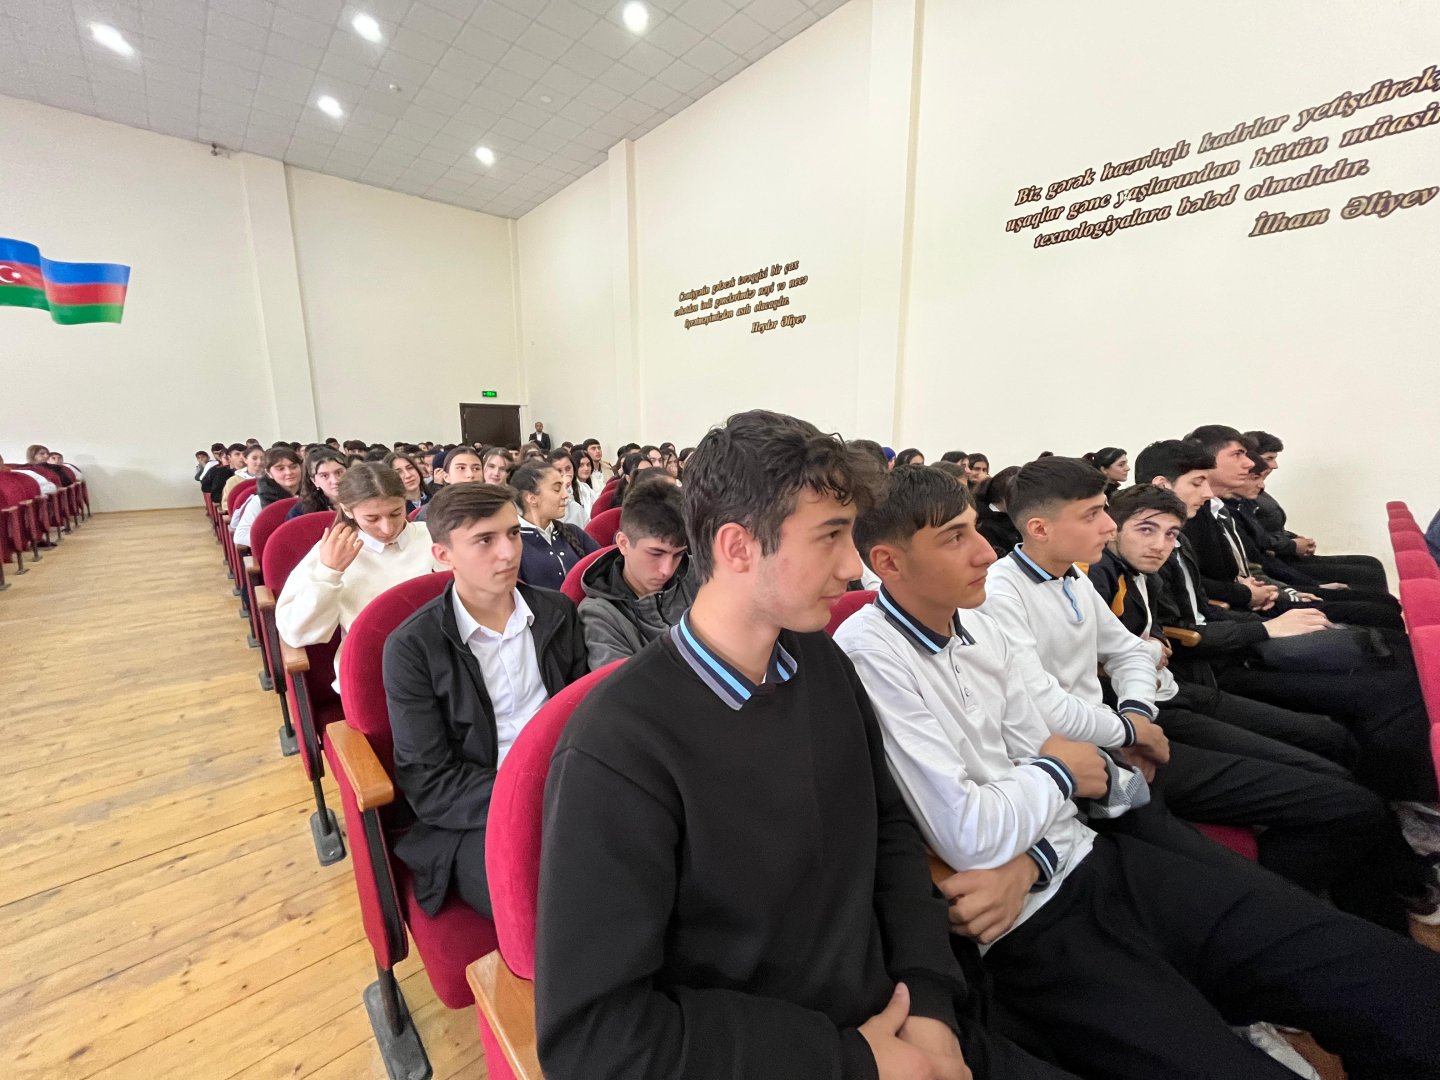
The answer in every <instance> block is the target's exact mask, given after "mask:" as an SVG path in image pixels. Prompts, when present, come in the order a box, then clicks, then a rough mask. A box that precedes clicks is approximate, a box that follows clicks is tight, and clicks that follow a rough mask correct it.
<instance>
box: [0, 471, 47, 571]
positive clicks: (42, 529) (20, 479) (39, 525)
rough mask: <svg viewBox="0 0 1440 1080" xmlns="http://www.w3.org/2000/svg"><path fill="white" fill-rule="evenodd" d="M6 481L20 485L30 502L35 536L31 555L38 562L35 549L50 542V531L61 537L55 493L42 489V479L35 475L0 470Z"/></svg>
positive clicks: (31, 522)
mask: <svg viewBox="0 0 1440 1080" xmlns="http://www.w3.org/2000/svg"><path fill="white" fill-rule="evenodd" d="M0 477H4V480H5V483H7V484H8V485H11V486H13V487H18V489H19V493H20V494H21V495H22V497H23V499H25V500H28V501H29V502H30V512H29V515H28V516H29V519H30V524H31V535H32V536H33V537H34V547H32V549H31V552H30V554H31V556H32V557H33V558H34V559H35V560H36V561H37V562H38V561H39V559H40V554H39V552H38V551H36V550H34V548H35V547H38V546H39V545H40V544H43V543H49V542H50V531H51V530H52V529H53V530H54V531H55V540H56V541H58V540H59V539H60V509H59V507H58V506H57V504H56V502H55V496H54V495H46V494H45V493H44V492H43V491H41V490H40V481H38V480H36V479H35V478H34V477H33V476H27V475H25V474H24V473H19V472H0Z"/></svg>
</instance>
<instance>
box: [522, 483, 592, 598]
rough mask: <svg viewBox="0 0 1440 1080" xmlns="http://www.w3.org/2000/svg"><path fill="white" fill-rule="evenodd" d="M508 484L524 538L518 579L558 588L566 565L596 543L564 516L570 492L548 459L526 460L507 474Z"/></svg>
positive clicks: (545, 586) (566, 571)
mask: <svg viewBox="0 0 1440 1080" xmlns="http://www.w3.org/2000/svg"><path fill="white" fill-rule="evenodd" d="M510 486H511V487H512V488H514V489H515V506H516V509H518V510H519V511H520V536H521V539H523V540H524V541H525V556H524V558H523V559H522V560H521V562H520V580H521V581H524V582H527V583H529V584H531V585H538V586H541V587H542V588H546V589H558V588H560V585H561V583H562V582H564V580H565V575H566V574H568V573H569V572H570V568H571V567H573V566H574V565H575V564H576V563H578V562H579V561H580V560H581V559H583V558H584V557H585V556H586V555H589V554H590V552H592V551H598V550H599V549H600V545H599V544H597V543H596V542H595V538H594V537H592V536H591V535H590V534H589V533H587V532H585V531H584V530H583V529H577V528H576V527H575V526H574V525H571V524H569V523H567V522H566V521H565V520H564V518H565V504H566V502H567V501H568V500H569V498H570V493H569V492H568V491H567V490H566V488H565V481H564V478H563V477H561V475H560V472H559V471H558V470H557V469H556V468H555V466H554V465H551V464H550V462H548V461H544V460H540V461H527V462H526V463H525V464H524V465H521V466H520V467H519V468H518V469H516V470H515V472H514V473H512V474H511V476H510Z"/></svg>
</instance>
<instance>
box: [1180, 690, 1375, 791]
mask: <svg viewBox="0 0 1440 1080" xmlns="http://www.w3.org/2000/svg"><path fill="white" fill-rule="evenodd" d="M1162 707H1163V708H1167V709H1168V708H1178V709H1186V710H1188V711H1190V712H1193V713H1201V714H1203V715H1205V716H1210V717H1214V718H1215V719H1216V720H1223V721H1224V722H1225V723H1227V724H1232V725H1234V726H1235V727H1238V728H1241V729H1243V730H1245V731H1248V732H1250V733H1251V734H1253V735H1259V736H1262V737H1263V738H1266V739H1273V740H1274V741H1276V742H1279V743H1284V744H1285V745H1287V746H1293V747H1296V748H1297V749H1300V750H1306V751H1309V753H1311V754H1318V755H1319V756H1320V757H1322V758H1325V759H1327V760H1329V761H1333V762H1335V763H1336V764H1337V765H1342V766H1344V767H1345V768H1347V769H1348V768H1349V767H1350V766H1351V765H1353V764H1354V763H1355V761H1356V758H1357V757H1358V755H1359V749H1360V748H1359V746H1358V745H1357V744H1356V742H1355V737H1354V736H1353V735H1351V734H1350V732H1349V730H1348V729H1347V728H1346V727H1345V725H1344V724H1342V723H1340V722H1339V721H1336V720H1332V719H1330V717H1328V716H1321V715H1320V714H1318V713H1310V712H1294V711H1293V710H1291V709H1286V708H1282V707H1281V706H1279V705H1272V704H1270V703H1269V702H1266V701H1256V700H1254V699H1253V698H1247V697H1241V696H1239V695H1238V694H1231V693H1227V692H1226V691H1224V690H1221V689H1220V688H1219V687H1215V686H1206V685H1204V684H1203V683H1194V682H1187V681H1181V682H1180V693H1179V694H1178V695H1176V696H1175V697H1173V698H1171V699H1170V700H1169V701H1167V702H1162ZM1192 741H1193V740H1192ZM1198 745H1202V746H1203V745H1208V744H1207V743H1204V742H1201V743H1199V744H1198ZM1231 745H1232V746H1233V745H1235V744H1231ZM1212 749H1223V747H1212ZM1257 749H1258V750H1260V753H1259V754H1258V756H1262V757H1263V756H1266V754H1265V752H1264V747H1263V744H1251V745H1250V748H1249V750H1247V752H1251V753H1252V754H1253V753H1254V752H1255V751H1256V750H1257ZM1291 760H1297V759H1291ZM1297 763H1300V764H1305V766H1306V767H1307V768H1313V765H1311V764H1307V763H1306V759H1304V758H1301V759H1298V762H1297Z"/></svg>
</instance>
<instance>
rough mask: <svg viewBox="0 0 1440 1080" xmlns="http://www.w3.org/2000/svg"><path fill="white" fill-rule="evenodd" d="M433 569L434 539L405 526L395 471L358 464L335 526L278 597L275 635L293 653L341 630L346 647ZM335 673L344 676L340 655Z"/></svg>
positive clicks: (343, 489)
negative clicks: (382, 607)
mask: <svg viewBox="0 0 1440 1080" xmlns="http://www.w3.org/2000/svg"><path fill="white" fill-rule="evenodd" d="M434 569H435V560H434V559H433V558H432V557H431V554H430V534H429V533H428V532H427V531H426V529H425V526H424V525H422V524H420V523H419V522H418V521H406V520H405V487H404V485H403V484H401V483H400V477H398V476H397V475H395V470H394V469H392V468H390V467H389V466H387V465H380V464H378V463H376V462H373V461H361V462H357V463H356V464H354V465H351V466H350V468H349V469H348V470H347V471H346V473H345V475H344V476H343V477H342V478H341V480H340V484H339V486H338V488H337V490H336V514H335V523H334V524H333V525H331V526H330V527H329V528H328V529H326V530H325V533H324V535H323V536H322V537H321V538H320V541H319V543H317V544H316V545H315V546H314V547H313V548H311V549H310V551H309V552H307V553H306V555H305V557H304V558H303V559H301V560H300V562H299V563H298V564H297V565H296V567H295V569H294V570H292V571H291V572H290V576H289V577H288V578H287V579H286V580H285V587H284V588H283V589H281V590H280V596H279V597H278V598H277V599H276V601H275V627H276V629H277V630H279V632H280V638H281V640H282V641H284V642H286V643H287V644H290V645H296V646H300V645H319V644H321V643H322V642H326V641H329V640H330V638H331V636H332V635H333V634H334V633H335V631H336V630H337V629H338V630H339V631H340V634H341V637H342V641H343V637H344V635H345V633H346V632H348V631H349V629H350V624H351V623H352V622H354V621H355V617H356V616H357V615H359V614H360V612H361V611H363V610H364V608H365V605H366V604H368V603H369V602H370V601H371V600H373V599H375V597H377V596H379V595H380V594H381V593H382V592H384V591H385V590H386V589H388V588H390V587H391V586H392V585H398V584H400V582H402V581H408V580H409V579H410V578H413V577H419V576H420V575H421V574H428V573H430V572H431V571H433V570H434ZM342 648H343V644H342ZM335 670H336V672H337V673H338V672H339V670H340V655H339V653H338V652H337V653H336V655H335ZM336 689H337V690H338V689H339V678H338V677H337V678H336Z"/></svg>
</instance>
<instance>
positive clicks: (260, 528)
mask: <svg viewBox="0 0 1440 1080" xmlns="http://www.w3.org/2000/svg"><path fill="white" fill-rule="evenodd" d="M299 501H300V500H299V499H297V498H295V497H293V496H292V497H291V498H288V499H278V500H276V501H275V502H273V503H271V504H270V505H269V506H267V507H265V509H264V510H261V511H260V515H259V516H258V517H257V518H256V519H255V520H254V521H252V522H251V523H250V554H251V555H253V556H254V557H255V562H256V564H257V565H258V564H259V563H260V560H261V558H263V557H264V555H265V545H266V543H268V542H269V540H270V537H271V535H272V534H273V533H274V532H275V530H276V529H278V528H279V527H280V526H281V525H282V524H284V522H285V515H286V514H288V513H289V512H290V508H291V507H292V506H294V505H295V504H296V503H297V502H299Z"/></svg>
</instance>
